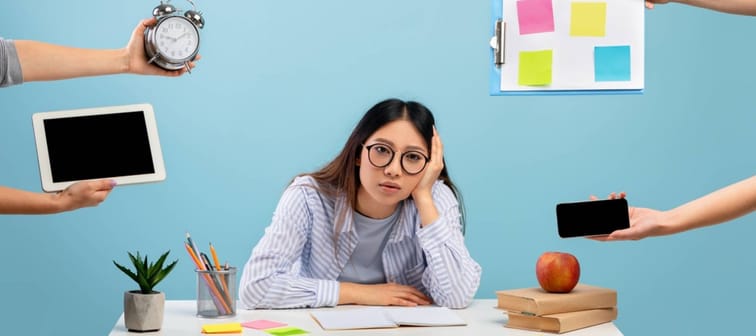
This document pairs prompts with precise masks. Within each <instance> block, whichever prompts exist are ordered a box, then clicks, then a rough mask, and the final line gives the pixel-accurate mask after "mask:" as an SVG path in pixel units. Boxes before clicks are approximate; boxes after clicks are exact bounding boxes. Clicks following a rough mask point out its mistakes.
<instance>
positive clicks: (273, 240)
mask: <svg viewBox="0 0 756 336" xmlns="http://www.w3.org/2000/svg"><path fill="white" fill-rule="evenodd" d="M304 188H306V187H302V186H290V187H289V188H287V190H286V191H285V192H284V194H283V196H282V197H281V200H280V201H279V203H278V206H277V207H276V211H275V213H274V215H273V221H272V223H271V224H270V226H268V228H266V229H265V234H264V235H263V237H262V238H261V239H260V241H259V242H258V244H257V246H255V248H254V249H253V251H252V255H251V256H250V258H249V261H248V262H247V264H246V265H245V267H244V271H243V272H242V278H241V282H240V284H239V299H240V301H241V303H242V305H243V306H244V307H246V308H247V309H255V308H300V307H322V306H335V305H336V304H337V303H338V298H339V283H338V282H337V281H335V280H323V279H313V278H306V277H302V276H301V275H300V272H299V269H300V267H301V264H300V263H301V256H302V252H303V249H304V247H305V244H306V243H307V241H308V237H309V235H310V231H311V230H312V221H313V216H312V213H311V212H310V208H309V207H308V205H307V195H306V193H305V191H304Z"/></svg>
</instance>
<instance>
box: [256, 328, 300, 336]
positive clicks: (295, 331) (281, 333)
mask: <svg viewBox="0 0 756 336" xmlns="http://www.w3.org/2000/svg"><path fill="white" fill-rule="evenodd" d="M263 331H264V332H266V333H268V334H271V335H276V336H290V335H302V334H309V333H308V332H307V331H304V330H302V329H299V328H297V327H281V328H271V329H265V330H263Z"/></svg>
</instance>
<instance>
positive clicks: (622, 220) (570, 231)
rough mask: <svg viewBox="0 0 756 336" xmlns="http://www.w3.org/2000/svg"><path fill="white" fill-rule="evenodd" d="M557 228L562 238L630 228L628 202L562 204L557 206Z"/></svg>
mask: <svg viewBox="0 0 756 336" xmlns="http://www.w3.org/2000/svg"><path fill="white" fill-rule="evenodd" d="M556 213H557V227H558V229H559V236H560V237H562V238H569V237H581V236H597V235H606V234H610V233H612V231H614V230H620V229H627V228H629V227H630V217H629V215H628V212H627V200H625V199H624V198H621V199H614V200H601V201H588V202H576V203H561V204H557V206H556Z"/></svg>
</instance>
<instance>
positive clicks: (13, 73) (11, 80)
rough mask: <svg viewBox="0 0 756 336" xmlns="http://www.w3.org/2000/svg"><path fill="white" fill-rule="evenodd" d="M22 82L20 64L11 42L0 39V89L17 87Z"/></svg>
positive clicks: (14, 46) (14, 45) (13, 44)
mask: <svg viewBox="0 0 756 336" xmlns="http://www.w3.org/2000/svg"><path fill="white" fill-rule="evenodd" d="M23 82H24V77H23V75H22V74H21V63H20V62H19V60H18V53H16V44H15V43H13V40H4V39H3V38H2V37H0V87H6V86H11V85H17V84H21V83H23Z"/></svg>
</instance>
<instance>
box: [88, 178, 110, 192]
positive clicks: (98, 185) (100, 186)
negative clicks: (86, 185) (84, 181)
mask: <svg viewBox="0 0 756 336" xmlns="http://www.w3.org/2000/svg"><path fill="white" fill-rule="evenodd" d="M90 186H92V188H94V190H96V191H110V190H113V188H114V187H115V186H116V181H115V180H97V181H92V182H90Z"/></svg>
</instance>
